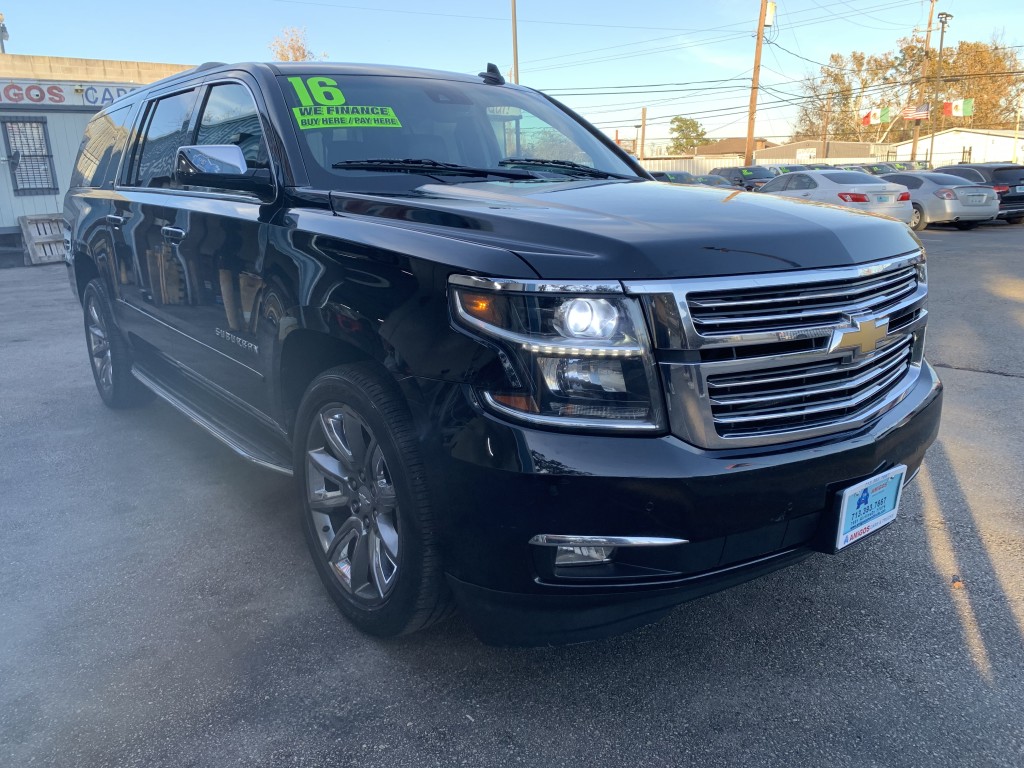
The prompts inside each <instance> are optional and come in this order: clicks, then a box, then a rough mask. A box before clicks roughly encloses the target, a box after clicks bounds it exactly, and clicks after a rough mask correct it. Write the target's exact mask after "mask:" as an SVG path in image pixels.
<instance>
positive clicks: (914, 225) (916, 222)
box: [910, 203, 928, 232]
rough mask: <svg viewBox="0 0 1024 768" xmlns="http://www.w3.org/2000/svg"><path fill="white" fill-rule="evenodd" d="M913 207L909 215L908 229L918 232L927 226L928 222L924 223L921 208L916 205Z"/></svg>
mask: <svg viewBox="0 0 1024 768" xmlns="http://www.w3.org/2000/svg"><path fill="white" fill-rule="evenodd" d="M913 206H914V211H913V213H911V214H910V228H911V229H912V230H914V231H915V232H920V231H921V230H922V229H924V228H925V227H927V226H928V222H927V221H925V218H924V211H922V210H921V206H919V205H918V204H917V203H914V204H913Z"/></svg>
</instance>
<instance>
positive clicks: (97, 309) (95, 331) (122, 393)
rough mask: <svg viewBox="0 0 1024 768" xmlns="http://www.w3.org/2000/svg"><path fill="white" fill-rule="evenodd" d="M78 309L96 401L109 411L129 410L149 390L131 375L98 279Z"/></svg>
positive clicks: (128, 359) (129, 362)
mask: <svg viewBox="0 0 1024 768" xmlns="http://www.w3.org/2000/svg"><path fill="white" fill-rule="evenodd" d="M82 310H83V312H84V315H85V343H86V346H87V347H88V350H89V362H90V363H91V365H92V377H93V379H94V380H95V382H96V389H97V390H98V391H99V393H100V398H101V399H102V400H103V402H104V403H105V404H106V405H107V406H109V407H110V408H130V407H131V406H133V405H139V404H140V403H143V402H145V401H146V400H147V399H148V398H149V390H148V389H146V388H145V387H144V386H143V385H142V384H140V383H139V382H138V380H137V379H136V378H135V377H134V376H132V360H131V353H130V352H129V350H128V345H127V344H126V343H125V341H124V339H123V338H122V337H121V334H120V332H119V331H118V330H117V327H116V326H115V325H114V316H113V314H112V312H111V309H110V299H109V298H108V297H107V289H106V288H105V287H104V286H103V281H102V280H100V279H99V278H97V279H95V280H91V281H90V282H89V284H88V285H86V286H85V291H84V292H83V293H82Z"/></svg>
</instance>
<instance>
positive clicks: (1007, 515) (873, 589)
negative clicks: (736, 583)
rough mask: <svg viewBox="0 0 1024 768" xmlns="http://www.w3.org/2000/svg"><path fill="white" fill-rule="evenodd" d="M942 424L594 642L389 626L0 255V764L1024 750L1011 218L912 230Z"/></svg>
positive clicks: (32, 273) (752, 758) (275, 484)
mask: <svg viewBox="0 0 1024 768" xmlns="http://www.w3.org/2000/svg"><path fill="white" fill-rule="evenodd" d="M922 240H923V241H924V243H925V245H926V247H927V249H928V254H929V279H930V287H931V304H930V308H931V318H932V321H931V325H930V327H929V331H928V344H929V347H928V355H929V357H930V359H931V361H932V362H933V363H934V364H936V365H937V366H938V368H939V372H940V375H941V376H942V377H943V380H944V382H945V384H946V400H945V411H944V416H943V425H942V431H941V434H940V438H939V440H938V441H937V442H936V444H935V445H934V446H933V447H932V449H931V451H930V452H929V455H928V458H927V461H926V465H925V469H924V470H923V471H922V473H921V475H920V476H919V478H918V480H917V481H916V482H915V484H914V485H913V486H912V487H911V488H910V489H909V490H908V492H907V494H906V495H905V496H904V501H903V504H902V507H901V510H900V517H899V518H898V520H897V521H896V523H895V524H894V525H893V526H891V527H890V529H889V530H888V531H886V532H885V533H883V534H881V535H879V536H877V537H874V538H873V539H871V540H870V541H868V542H865V543H864V544H863V546H855V547H853V548H851V549H850V550H847V551H846V552H844V553H843V554H842V555H840V556H837V557H827V556H823V555H818V556H814V557H812V558H811V559H809V560H806V561H804V562H803V563H801V564H799V565H797V566H795V567H793V568H790V569H788V570H785V571H782V572H778V573H775V574H773V575H771V576H769V577H767V578H764V579H761V580H760V581H756V582H753V583H749V584H746V585H743V586H741V587H738V588H735V589H732V590H730V591H727V592H724V593H720V594H717V595H712V596H710V597H706V598H703V599H701V600H698V601H695V602H693V603H689V604H686V605H683V606H681V607H680V608H678V609H677V610H676V611H675V612H674V613H672V614H671V615H670V616H669V617H668V618H667V619H665V620H664V621H662V622H661V623H659V624H657V625H654V626H651V627H647V628H644V629H642V630H639V631H636V632H633V633H631V634H628V635H625V636H622V637H619V638H615V639H612V640H607V641H603V642H597V643H590V644H585V645H578V646H571V647H563V648H541V649H528V650H522V649H520V650H508V649H497V648H490V647H487V646H483V645H481V644H480V643H479V642H478V641H477V640H476V638H475V636H474V635H473V634H472V633H471V632H470V631H469V630H468V628H467V627H466V625H465V624H464V623H463V622H462V621H461V620H460V619H459V618H458V617H456V618H455V619H454V620H452V621H450V622H448V623H446V624H444V625H442V626H439V627H436V628H433V629H431V630H429V631H427V632H425V633H422V634H419V635H415V636H412V637H409V638H404V639H400V640H397V641H389V642H382V641H378V640H373V639H370V638H367V637H365V636H363V635H361V634H359V633H358V632H356V631H355V630H353V629H352V628H351V627H350V626H349V625H348V624H347V623H346V622H345V620H344V619H343V618H342V617H341V615H340V614H339V613H338V612H337V611H336V609H335V607H334V604H333V603H332V602H331V601H330V599H329V598H328V597H327V595H326V593H325V592H324V591H323V589H322V588H321V585H320V583H319V580H318V578H317V576H316V573H315V572H314V569H313V566H312V563H311V561H310V559H309V557H308V555H307V552H306V548H305V544H304V542H303V539H302V535H301V532H300V530H299V527H298V525H297V523H296V519H295V517H294V514H293V512H292V509H293V505H292V501H291V487H290V481H288V480H287V479H285V478H282V477H280V476H278V475H274V474H270V473H267V472H265V471H263V470H260V469H258V468H256V467H255V466H252V465H250V464H247V463H245V462H243V461H242V460H240V459H238V458H236V457H235V456H234V455H233V454H231V453H230V452H229V451H228V450H227V449H225V448H224V447H223V446H221V445H220V443H218V442H216V441H215V440H214V439H213V438H211V437H208V436H207V435H206V434H205V433H204V432H202V431H201V430H199V429H198V428H196V427H194V426H193V425H192V424H191V423H189V422H188V421H187V420H185V419H184V418H183V417H181V416H180V415H178V414H177V413H176V412H174V411H173V410H171V409H170V408H169V407H167V406H165V405H163V404H162V403H154V404H152V405H150V406H148V407H146V408H144V409H141V410H137V411H131V412H114V411H110V410H108V409H106V408H105V407H104V406H103V405H102V404H101V402H100V400H99V397H98V396H97V395H96V393H95V390H94V387H93V383H92V378H91V375H90V372H89V367H88V361H87V359H86V355H85V346H84V341H83V339H82V331H81V320H80V309H79V308H78V306H77V302H76V301H75V299H74V297H73V296H72V294H71V291H70V289H69V287H68V284H67V280H66V277H65V272H64V268H63V267H62V266H49V267H36V268H18V269H7V270H2V271H0V351H2V359H3V364H2V365H0V765H5V766H12V767H15V766H17V767H19V768H20V766H29V765H44V766H51V765H52V766H147V767H152V766H229V765H244V766H285V765H288V766H290V765H297V766H298V765H301V766H349V765H353V766H456V765H468V766H505V765H531V766H577V765H594V766H602V765H625V766H630V765H637V766H648V765H650V766H667V765H699V766H725V765H736V766H762V765H763V766H798V765H799V766H803V765H807V766H856V767H857V768H863V767H865V766H924V765H926V766H929V768H935V767H937V766H1020V765H1022V764H1024V716H1022V714H1021V713H1022V712H1024V472H1022V471H1021V467H1022V466H1024V448H1022V445H1024V441H1022V440H1021V434H1022V432H1024V416H1022V405H1024V225H1018V226H1008V225H1004V224H1002V223H998V224H993V225H988V226H984V227H982V228H980V229H978V230H975V231H971V232H960V231H958V230H955V229H951V228H950V229H929V230H927V231H925V232H923V233H922Z"/></svg>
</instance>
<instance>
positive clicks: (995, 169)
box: [935, 163, 1024, 224]
mask: <svg viewBox="0 0 1024 768" xmlns="http://www.w3.org/2000/svg"><path fill="white" fill-rule="evenodd" d="M935 172H936V173H951V174H953V175H954V176H959V177H960V178H962V179H967V180H968V181H972V182H975V183H980V184H986V185H988V186H990V187H992V188H993V189H994V190H995V191H996V194H997V195H999V215H998V216H996V218H997V219H1006V222H1007V223H1008V224H1020V223H1021V221H1024V165H1017V164H1015V163H960V164H959V165H944V166H942V167H941V168H936V169H935Z"/></svg>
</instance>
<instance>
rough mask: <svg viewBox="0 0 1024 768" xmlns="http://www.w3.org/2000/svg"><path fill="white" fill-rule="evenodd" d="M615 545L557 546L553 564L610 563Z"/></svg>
mask: <svg viewBox="0 0 1024 768" xmlns="http://www.w3.org/2000/svg"><path fill="white" fill-rule="evenodd" d="M614 554H615V547H558V549H557V550H556V551H555V565H556V566H563V565H597V564H599V563H610V562H611V561H612V556H613V555H614Z"/></svg>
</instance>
